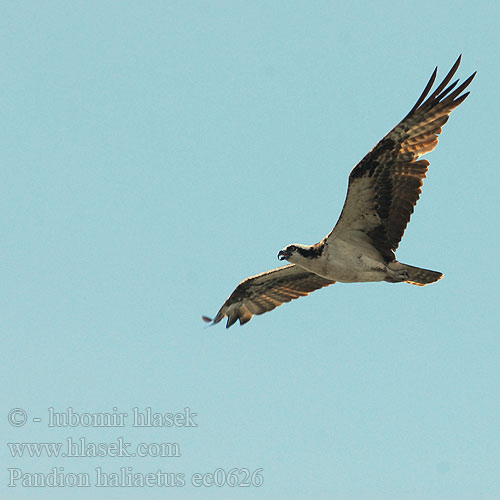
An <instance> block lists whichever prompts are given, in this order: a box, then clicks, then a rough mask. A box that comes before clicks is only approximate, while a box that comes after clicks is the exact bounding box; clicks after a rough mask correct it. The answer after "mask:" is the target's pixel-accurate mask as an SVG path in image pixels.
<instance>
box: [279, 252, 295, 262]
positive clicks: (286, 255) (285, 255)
mask: <svg viewBox="0 0 500 500" xmlns="http://www.w3.org/2000/svg"><path fill="white" fill-rule="evenodd" d="M291 255H292V254H291V252H287V251H286V250H280V251H279V253H278V259H279V260H286V259H288V258H289V257H290V256H291Z"/></svg>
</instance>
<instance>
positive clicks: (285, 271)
mask: <svg viewBox="0 0 500 500" xmlns="http://www.w3.org/2000/svg"><path fill="white" fill-rule="evenodd" d="M333 283H335V281H331V280H327V279H325V278H322V277H321V276H318V275H317V274H314V273H311V272H309V271H306V270H305V269H303V268H301V267H298V266H296V265H295V264H289V265H287V266H283V267H278V268H276V269H273V270H272V271H267V272H265V273H261V274H257V275H256V276H252V277H250V278H247V279H246V280H244V281H242V282H241V283H240V284H239V285H238V286H237V287H236V289H235V290H234V292H233V293H232V294H231V296H230V297H229V298H228V299H227V300H226V302H224V305H223V306H222V307H221V308H220V310H219V312H218V313H217V315H216V316H215V318H214V319H213V320H212V319H211V318H207V317H206V316H203V320H204V321H207V322H208V321H211V322H212V323H213V324H215V323H218V322H219V321H221V320H222V319H223V318H224V317H225V316H227V324H226V328H229V327H230V326H231V325H233V324H234V323H236V321H237V320H240V324H241V325H244V324H245V323H247V322H248V321H250V320H251V319H252V316H253V315H254V314H263V313H265V312H267V311H272V310H273V309H274V308H275V307H278V306H280V305H281V304H283V303H284V302H290V301H291V300H293V299H298V298H299V297H303V296H304V295H309V293H310V292H313V291H314V290H317V289H318V288H323V287H324V286H328V285H332V284H333Z"/></svg>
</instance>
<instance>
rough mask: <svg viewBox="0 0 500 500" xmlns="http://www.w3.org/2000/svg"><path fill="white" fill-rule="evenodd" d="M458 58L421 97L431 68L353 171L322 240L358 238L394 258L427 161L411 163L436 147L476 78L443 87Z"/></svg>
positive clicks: (457, 62) (419, 188)
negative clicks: (407, 107) (409, 103)
mask: <svg viewBox="0 0 500 500" xmlns="http://www.w3.org/2000/svg"><path fill="white" fill-rule="evenodd" d="M460 59H461V56H460V57H459V58H458V59H457V61H456V63H455V64H454V65H453V67H452V68H451V70H450V72H449V73H448V75H447V76H446V77H445V79H444V80H443V81H442V83H441V84H440V85H439V86H438V87H437V88H436V90H435V91H434V92H433V93H432V94H431V95H430V96H429V97H427V96H428V94H429V92H430V90H431V88H432V86H433V84H434V81H435V79H436V75H437V68H436V69H435V70H434V73H433V74H432V76H431V78H430V80H429V83H428V84H427V86H426V87H425V89H424V91H423V92H422V95H421V96H420V97H419V99H418V101H417V102H416V104H415V106H414V107H413V108H412V110H411V111H410V112H409V113H408V115H407V116H406V117H405V118H404V119H403V120H402V121H401V122H400V123H399V124H398V125H397V126H396V127H394V128H393V129H392V130H391V131H390V132H389V133H388V134H387V135H386V136H385V137H384V138H383V139H382V140H381V141H380V142H379V143H378V144H377V145H376V146H375V147H374V148H373V149H372V150H371V151H370V152H369V153H368V154H367V155H366V156H365V157H364V158H363V159H362V160H361V161H360V162H359V163H358V165H356V167H355V168H354V169H353V171H352V172H351V174H350V176H349V189H348V192H347V198H346V201H345V204H344V208H343V209H342V213H341V215H340V218H339V220H338V222H337V225H336V226H335V228H334V229H333V231H332V232H331V233H330V235H329V236H328V237H327V239H328V238H329V237H330V236H332V235H334V236H335V237H338V236H341V237H343V238H349V237H352V238H358V239H359V237H360V236H361V237H362V238H366V239H368V240H369V241H370V242H371V244H372V245H373V246H374V247H375V248H377V250H378V251H379V252H380V253H381V254H382V255H383V257H384V258H385V259H386V260H387V261H393V260H394V259H395V256H394V252H395V250H396V249H397V247H398V245H399V242H400V241H401V238H402V237H403V233H404V231H405V229H406V226H407V225H408V222H409V221H410V217H411V214H412V213H413V210H414V206H415V205H416V203H417V200H418V198H419V196H420V193H421V187H422V184H423V179H424V178H425V175H426V172H427V168H428V166H429V162H428V161H427V160H420V161H417V160H418V158H419V157H420V156H422V155H424V154H425V153H429V152H430V151H432V150H433V149H434V148H435V147H436V146H437V143H438V135H439V134H440V133H441V130H442V127H443V125H444V124H445V123H446V122H447V121H448V118H449V116H450V114H451V112H452V111H453V110H454V109H455V108H456V107H457V106H458V105H459V104H460V103H462V102H463V101H464V99H465V98H466V97H467V96H468V95H469V92H466V93H465V94H462V92H463V91H464V89H465V88H466V87H467V86H468V85H469V84H470V82H471V81H472V79H473V78H474V76H475V74H476V73H474V74H472V75H471V76H470V77H469V78H468V79H467V80H465V82H463V83H462V84H461V85H460V86H458V87H457V88H456V89H455V87H456V85H457V83H458V80H456V81H455V82H453V83H452V84H450V85H448V84H449V82H450V80H451V79H452V78H453V75H454V74H455V73H456V71H457V69H458V66H459V65H460ZM453 89H455V90H453ZM452 90H453V91H452ZM426 98H427V99H426ZM353 232H355V233H353Z"/></svg>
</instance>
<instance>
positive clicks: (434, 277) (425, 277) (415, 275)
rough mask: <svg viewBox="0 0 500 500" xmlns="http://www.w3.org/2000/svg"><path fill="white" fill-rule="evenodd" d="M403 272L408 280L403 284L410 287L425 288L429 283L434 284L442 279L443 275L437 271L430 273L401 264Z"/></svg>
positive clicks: (426, 270) (427, 270)
mask: <svg viewBox="0 0 500 500" xmlns="http://www.w3.org/2000/svg"><path fill="white" fill-rule="evenodd" d="M403 266H404V267H403V268H404V270H405V271H406V272H407V273H408V279H407V280H405V283H410V284H411V285H418V286H425V285H428V284H430V283H435V282H436V281H438V280H440V279H441V278H442V277H443V273H440V272H439V271H430V270H429V269H422V268H420V267H414V266H409V265H408V264H403Z"/></svg>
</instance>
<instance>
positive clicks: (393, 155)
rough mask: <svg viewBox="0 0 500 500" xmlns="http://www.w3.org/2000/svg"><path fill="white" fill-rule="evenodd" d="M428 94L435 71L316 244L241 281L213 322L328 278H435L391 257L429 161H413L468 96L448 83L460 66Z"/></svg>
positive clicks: (355, 176) (353, 180)
mask: <svg viewBox="0 0 500 500" xmlns="http://www.w3.org/2000/svg"><path fill="white" fill-rule="evenodd" d="M460 60H461V56H460V57H459V58H458V59H457V61H456V62H455V64H454V65H453V67H452V68H451V70H450V72H449V73H448V74H447V75H446V77H445V78H444V80H443V81H442V82H441V83H440V84H439V85H438V87H437V88H436V89H435V90H434V91H433V92H432V94H430V95H429V93H430V91H431V88H432V86H433V85H434V81H435V80H436V75H437V68H436V69H435V70H434V72H433V73H432V76H431V78H430V80H429V82H428V83H427V85H426V87H425V89H424V91H423V92H422V95H421V96H420V97H419V98H418V100H417V102H416V104H415V106H413V108H412V109H411V111H410V112H409V113H408V114H407V115H406V116H405V117H404V118H403V120H401V122H400V123H399V124H398V125H396V126H395V127H394V128H393V129H392V130H391V131H390V132H389V133H388V134H387V135H386V136H385V137H384V138H383V139H382V140H381V141H380V142H379V143H378V144H377V145H376V146H375V147H374V148H373V149H372V150H371V151H370V152H369V153H368V154H367V155H366V156H365V157H364V158H363V159H362V160H361V161H360V162H359V163H358V164H357V165H356V166H355V167H354V169H353V170H352V172H351V174H350V175H349V185H348V190H347V197H346V200H345V203H344V207H343V209H342V213H341V214H340V217H339V220H338V221H337V224H336V225H335V227H334V228H333V230H332V231H331V232H330V234H328V235H327V236H326V237H325V238H323V239H322V240H321V241H320V242H319V243H316V244H315V245H301V244H298V243H297V244H293V245H288V246H286V247H285V248H284V249H283V250H281V251H280V252H279V253H278V259H279V260H286V261H288V262H289V264H288V265H286V266H283V267H278V268H276V269H272V270H271V271H267V272H265V273H261V274H257V275H256V276H251V277H250V278H247V279H246V280H244V281H242V282H241V283H240V284H239V285H238V286H237V287H236V289H235V290H234V292H233V293H232V294H231V295H230V297H229V298H228V299H227V300H226V302H224V304H223V305H222V307H221V308H220V310H219V312H218V313H217V314H216V315H215V317H214V318H213V319H211V318H208V317H207V316H203V317H202V318H203V320H204V321H206V322H211V323H212V324H216V323H219V322H220V321H221V320H222V319H223V318H224V317H226V316H227V323H226V328H229V327H230V326H232V325H233V324H234V323H236V321H237V320H239V321H240V324H241V325H244V324H245V323H247V322H248V321H250V320H251V319H252V317H253V315H254V314H263V313H265V312H267V311H271V310H273V309H274V308H276V307H278V306H280V305H281V304H283V303H284V302H290V301H291V300H293V299H297V298H299V297H302V296H304V295H308V294H309V293H310V292H313V291H314V290H318V289H319V288H323V287H326V286H329V285H333V284H334V283H335V282H337V281H339V282H343V283H357V282H371V281H387V282H389V283H400V282H405V283H410V284H412V285H419V286H424V285H428V284H429V283H434V282H436V281H438V280H439V279H441V278H442V276H443V274H442V273H440V272H438V271H430V270H428V269H422V268H419V267H414V266H410V265H408V264H403V263H401V262H398V261H397V260H396V255H395V251H396V249H397V248H398V245H399V242H400V241H401V238H402V237H403V233H404V231H405V229H406V226H407V225H408V222H409V221H410V217H411V214H412V213H413V209H414V206H415V205H416V203H417V200H418V198H419V196H420V192H421V187H422V184H423V179H424V178H425V175H426V173H427V168H428V166H429V162H428V161H427V160H419V158H420V157H421V156H422V155H424V154H426V153H429V152H430V151H432V150H433V149H434V148H435V147H436V146H437V143H438V135H439V134H440V133H441V130H442V127H443V125H444V124H445V123H446V122H447V121H448V118H449V116H450V114H451V112H452V111H453V110H454V109H455V108H456V107H457V106H458V105H459V104H461V103H462V102H463V101H464V100H465V98H466V97H467V96H468V95H469V92H465V93H463V91H464V90H465V89H466V88H467V86H468V85H469V84H470V82H471V81H472V79H473V78H474V76H475V75H476V73H473V74H472V75H471V76H470V77H469V78H467V80H465V81H464V82H463V83H462V84H461V85H458V86H457V84H458V80H455V81H454V82H453V83H451V84H450V81H451V79H452V78H453V76H454V75H455V73H456V71H457V69H458V67H459V65H460Z"/></svg>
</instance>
